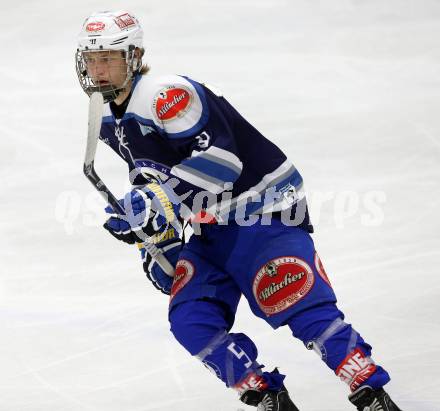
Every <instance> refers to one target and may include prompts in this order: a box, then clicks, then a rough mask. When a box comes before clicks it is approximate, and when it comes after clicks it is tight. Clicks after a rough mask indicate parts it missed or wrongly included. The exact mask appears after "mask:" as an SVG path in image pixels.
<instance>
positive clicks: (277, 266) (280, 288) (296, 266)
mask: <svg viewBox="0 0 440 411" xmlns="http://www.w3.org/2000/svg"><path fill="white" fill-rule="evenodd" d="M314 282H315V277H314V276H313V271H312V269H311V268H310V266H309V265H308V264H307V263H306V262H305V261H304V260H301V259H300V258H297V257H279V258H275V259H273V260H270V261H269V262H268V263H266V264H265V265H263V266H262V267H261V268H260V269H259V270H258V272H257V275H256V276H255V279H254V284H253V292H254V296H255V299H256V300H257V303H258V305H259V306H260V308H261V310H262V311H263V312H264V313H265V314H266V315H267V316H268V317H269V316H271V315H274V314H277V313H279V312H281V311H284V310H286V309H287V308H289V307H291V306H292V305H294V304H296V303H297V302H298V301H300V300H301V299H302V298H304V296H305V295H306V294H307V293H308V292H309V291H310V290H311V288H312V286H313V284H314Z"/></svg>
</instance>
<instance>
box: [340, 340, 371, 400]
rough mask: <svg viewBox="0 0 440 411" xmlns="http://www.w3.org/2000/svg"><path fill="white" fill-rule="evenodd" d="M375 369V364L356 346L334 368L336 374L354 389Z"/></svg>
mask: <svg viewBox="0 0 440 411" xmlns="http://www.w3.org/2000/svg"><path fill="white" fill-rule="evenodd" d="M375 371H376V365H375V364H374V363H373V361H372V360H371V358H370V357H366V356H365V354H364V353H363V352H362V351H361V350H360V349H359V348H356V349H355V350H354V351H352V352H351V353H350V354H348V355H347V357H345V359H344V361H342V363H341V364H340V365H339V367H338V368H337V369H336V375H337V376H338V377H339V378H340V379H341V380H342V381H344V382H345V383H347V384H348V385H349V386H350V389H351V391H355V390H356V389H357V388H359V387H360V386H361V384H362V383H363V382H365V381H366V380H367V379H368V378H370V377H371V375H373V374H374V372H375Z"/></svg>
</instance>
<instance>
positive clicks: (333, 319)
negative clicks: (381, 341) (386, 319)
mask: <svg viewBox="0 0 440 411" xmlns="http://www.w3.org/2000/svg"><path fill="white" fill-rule="evenodd" d="M288 325H289V327H290V329H291V330H292V333H293V335H294V336H295V337H296V338H299V339H300V340H301V341H302V342H303V343H304V345H305V346H306V347H307V349H309V350H314V351H315V352H316V353H317V354H318V355H319V356H320V357H321V359H322V360H323V361H324V362H325V363H326V364H327V366H328V367H329V368H331V369H332V370H333V371H334V372H335V374H336V375H337V376H338V377H339V378H340V379H341V380H342V381H344V382H345V383H347V384H348V385H349V387H350V389H351V390H352V391H354V390H356V389H357V388H359V387H360V386H361V385H365V384H368V385H370V386H371V387H372V388H373V389H377V388H380V387H382V386H383V385H385V384H386V383H387V382H389V380H390V377H389V375H388V373H387V372H386V371H385V370H384V369H383V368H382V367H380V366H378V365H376V364H375V363H374V362H373V360H372V359H371V357H370V356H371V346H370V345H369V344H368V343H366V342H365V341H364V339H363V338H362V337H361V336H360V334H359V333H358V332H357V331H356V330H355V329H353V327H352V326H351V325H350V324H347V323H346V322H344V315H343V313H342V312H341V311H339V310H338V309H337V307H336V306H335V305H334V304H324V305H321V306H318V307H314V308H311V309H308V310H306V311H303V312H301V313H299V314H297V315H295V316H294V317H293V318H291V319H290V320H289V322H288Z"/></svg>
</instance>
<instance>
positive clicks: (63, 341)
mask: <svg viewBox="0 0 440 411" xmlns="http://www.w3.org/2000/svg"><path fill="white" fill-rule="evenodd" d="M121 6H122V7H127V8H129V9H130V10H132V11H133V12H135V13H136V14H137V15H138V17H139V18H140V20H141V21H142V22H143V25H144V27H145V38H146V49H147V58H148V61H149V62H150V64H151V65H152V67H153V70H154V72H155V73H181V74H187V75H189V76H191V77H193V78H195V79H200V80H204V81H207V82H211V83H213V84H215V85H217V86H219V87H220V88H222V89H223V91H224V93H225V95H226V96H227V97H228V98H229V100H230V101H231V102H232V103H233V104H234V105H235V106H236V107H237V108H238V109H239V110H240V111H241V112H242V113H243V114H244V115H245V116H246V117H247V118H248V119H249V120H250V121H251V122H252V123H253V124H255V125H256V127H257V128H259V129H260V130H261V131H262V132H263V133H264V134H265V135H267V136H268V137H269V138H271V139H272V140H273V141H275V142H276V143H277V144H279V145H280V146H281V147H283V148H284V150H285V151H286V152H287V153H288V155H289V157H290V158H291V160H292V161H293V162H294V163H295V165H296V166H297V167H298V168H299V169H300V170H301V172H302V174H303V176H304V178H305V181H306V187H307V189H308V191H309V196H310V199H311V203H312V207H313V209H314V211H313V210H312V217H314V222H315V225H316V234H314V239H315V242H316V246H317V249H318V251H319V252H320V254H321V257H322V259H323V261H324V264H325V266H326V269H327V272H328V273H329V275H330V277H331V280H332V283H333V285H334V287H335V289H336V292H337V294H338V296H339V300H340V303H339V306H340V308H341V309H342V310H343V311H344V312H345V313H346V316H347V320H348V321H349V322H352V323H353V324H354V326H355V327H356V328H357V329H358V330H359V331H360V332H361V333H362V335H364V337H365V338H366V339H367V341H369V342H370V343H371V344H372V345H373V346H374V353H375V356H374V358H375V360H376V361H377V362H378V363H380V364H382V365H383V366H384V367H386V368H387V369H388V370H389V371H390V373H391V375H392V382H391V383H390V384H389V386H388V390H389V392H390V393H391V394H392V395H393V397H394V398H395V399H396V401H398V402H399V404H401V407H402V409H403V410H404V411H434V410H440V393H439V389H440V377H439V372H438V368H440V348H439V337H440V325H439V309H440V281H439V274H440V273H439V254H440V251H439V250H440V242H439V229H440V224H439V205H440V190H439V188H440V187H439V177H440V166H439V160H440V121H439V103H440V64H439V62H440V59H439V57H440V40H439V39H440V2H438V1H436V0H362V1H361V0H332V1H323V0H322V1H319V0H290V1H288V0H253V1H248V0H243V1H241V0H235V1H232V0H222V1H220V0H204V1H202V0H192V1H190V0H180V1H177V0H169V1H162V2H153V1H139V0H138V1H135V0H126V1H124V2H123V3H116V2H112V1H109V2H104V1H97V0H90V1H85V0H79V1H76V2H73V1H72V2H59V1H54V0H42V1H29V0H27V1H26V0H21V1H16V2H10V3H4V4H2V11H1V15H2V18H1V25H0V42H1V47H2V57H1V64H0V78H1V83H2V90H1V94H0V110H1V113H2V122H1V123H0V154H1V157H0V158H1V161H0V181H1V190H0V193H1V194H0V196H1V204H2V213H1V217H0V230H1V231H0V232H1V237H0V253H1V268H0V272H1V276H0V324H1V327H0V410H2V411H28V410H32V411H40V410H41V411H52V410H53V411H74V410H75V411H82V410H85V411H147V410H166V411H171V410H173V411H175V410H178V411H189V410H191V411H205V410H207V409H209V410H211V411H227V410H239V409H243V410H244V409H248V408H247V407H245V406H243V405H241V404H240V403H239V402H238V401H237V399H236V395H235V393H234V392H232V391H229V390H226V389H225V388H224V387H223V386H222V385H221V384H220V383H219V382H218V381H217V380H216V379H215V377H213V376H211V375H210V374H208V373H207V371H206V370H205V369H204V368H203V367H202V366H201V365H200V364H199V363H198V362H197V361H196V360H194V359H192V358H191V357H189V356H188V355H187V354H186V352H185V351H184V350H183V349H182V348H181V347H180V346H179V345H178V344H177V343H176V342H175V341H174V340H173V338H172V335H171V333H170V332H169V331H168V328H169V327H168V324H167V321H166V317H167V298H166V297H165V296H163V295H161V294H160V293H158V292H156V291H155V290H154V289H153V288H152V287H151V286H150V285H149V284H148V283H147V281H146V279H145V278H144V275H143V273H142V268H141V265H140V261H139V259H138V255H137V251H136V250H135V249H133V248H131V247H128V246H125V245H123V244H120V243H118V242H116V241H114V240H113V239H112V238H110V236H109V235H107V234H106V233H105V232H104V231H103V230H102V229H99V228H98V226H99V224H100V223H101V222H102V221H103V220H104V214H103V213H102V212H101V211H99V210H101V206H102V203H101V201H100V200H99V199H98V198H97V197H96V194H95V193H94V192H93V188H92V187H91V185H90V184H89V183H88V182H87V181H86V180H85V178H84V177H83V175H82V161H83V154H84V149H85V136H86V124H87V119H86V115H87V98H86V97H85V95H84V94H83V92H82V91H81V89H80V87H79V85H78V83H77V79H76V74H75V70H74V60H73V53H74V50H75V38H76V34H77V33H78V31H79V29H80V26H81V23H82V21H83V19H84V18H85V17H86V15H87V14H88V13H90V12H92V11H95V10H103V9H110V8H119V7H121ZM99 151H100V152H99V155H98V159H97V168H98V169H99V170H100V173H101V174H102V177H103V178H104V179H105V180H106V181H109V185H110V186H111V187H112V188H113V189H114V190H115V191H116V192H117V193H118V194H122V193H123V191H124V183H125V181H126V175H125V174H126V167H125V165H123V164H122V163H120V162H119V160H117V158H116V157H115V156H113V154H112V153H110V152H109V151H108V150H106V148H101V147H100V148H99ZM373 190H376V191H380V192H382V193H384V195H385V196H386V201H385V202H384V203H382V204H381V210H382V211H383V213H384V214H383V215H384V218H383V221H382V222H381V223H380V224H378V225H376V226H369V225H368V224H366V220H365V217H366V216H365V215H364V214H367V217H368V215H370V214H371V213H369V212H368V209H367V208H366V206H365V205H364V203H363V202H361V203H360V206H359V208H357V211H356V212H355V213H354V214H353V215H352V216H350V217H344V214H343V213H342V212H343V211H344V210H346V209H347V207H348V205H349V204H348V203H347V202H346V201H345V200H346V199H347V198H353V201H356V198H360V199H361V200H362V201H364V200H365V199H366V196H367V195H368V193H370V192H371V191H373ZM326 192H328V193H329V194H330V195H333V196H334V197H333V200H330V201H327V202H324V203H323V205H322V207H319V204H318V200H319V198H318V196H319V195H322V193H326ZM350 193H351V194H350ZM356 196H357V197H356ZM353 205H354V206H356V204H355V203H353V204H352V206H353ZM97 210H98V211H97ZM338 210H339V211H338ZM363 215H364V216H363ZM362 216H363V217H364V218H363V219H362ZM234 330H237V331H238V330H240V331H245V332H246V333H247V334H248V335H249V336H251V337H252V338H253V339H254V340H255V342H256V343H257V345H258V347H259V350H260V361H261V362H263V363H264V364H266V365H267V366H268V367H273V366H274V365H279V366H280V367H281V370H282V371H283V372H285V373H287V375H288V377H287V380H286V384H287V386H288V387H289V389H290V390H291V392H292V396H293V397H294V398H295V399H296V402H297V403H298V405H300V408H301V410H305V411H314V410H316V411H318V410H320V411H342V410H347V411H348V410H350V409H352V407H351V405H350V404H349V403H348V401H347V399H346V395H347V388H346V387H345V386H344V385H343V384H342V383H341V382H340V381H338V380H337V379H336V377H335V376H334V375H332V373H331V372H329V371H328V370H327V369H326V367H325V366H324V365H323V364H322V363H321V362H320V360H319V358H318V357H317V356H316V355H315V354H314V353H312V352H309V351H307V350H305V349H304V347H303V346H302V344H301V343H300V342H298V341H294V340H293V339H292V338H291V337H290V335H289V332H288V330H278V331H276V332H274V331H272V330H271V328H270V327H269V326H267V325H266V324H265V323H264V321H261V320H258V319H256V318H254V317H253V316H252V314H251V313H250V311H249V308H248V307H247V304H246V303H244V302H242V303H241V305H240V307H239V312H238V315H237V321H236V325H235V328H234Z"/></svg>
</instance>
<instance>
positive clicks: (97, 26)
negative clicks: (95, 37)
mask: <svg viewBox="0 0 440 411" xmlns="http://www.w3.org/2000/svg"><path fill="white" fill-rule="evenodd" d="M104 28H105V23H103V22H102V21H92V22H91V23H89V24H87V26H86V31H89V32H96V31H102V30H104Z"/></svg>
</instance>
